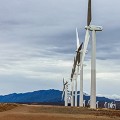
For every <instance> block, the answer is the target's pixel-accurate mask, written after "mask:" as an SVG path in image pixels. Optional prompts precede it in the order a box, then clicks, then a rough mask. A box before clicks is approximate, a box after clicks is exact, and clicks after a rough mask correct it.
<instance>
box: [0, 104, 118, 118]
mask: <svg viewBox="0 0 120 120" xmlns="http://www.w3.org/2000/svg"><path fill="white" fill-rule="evenodd" d="M110 113H111V114H110ZM113 113H114V114H113ZM116 113H117V114H116ZM119 113H120V111H118V112H117V111H107V110H105V111H104V110H102V111H99V110H98V111H97V110H90V109H87V108H85V109H84V108H65V107H58V106H39V105H21V106H17V107H16V108H13V109H12V110H8V111H4V112H0V120H120V117H119Z"/></svg>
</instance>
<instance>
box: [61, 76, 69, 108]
mask: <svg viewBox="0 0 120 120" xmlns="http://www.w3.org/2000/svg"><path fill="white" fill-rule="evenodd" d="M63 98H64V101H65V106H68V82H67V81H66V82H65V81H64V78H63V93H62V99H63Z"/></svg>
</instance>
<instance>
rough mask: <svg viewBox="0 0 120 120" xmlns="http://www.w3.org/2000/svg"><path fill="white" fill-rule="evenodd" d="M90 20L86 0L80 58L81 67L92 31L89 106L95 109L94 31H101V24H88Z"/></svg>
mask: <svg viewBox="0 0 120 120" xmlns="http://www.w3.org/2000/svg"><path fill="white" fill-rule="evenodd" d="M91 20H92V12H91V0H88V17H87V26H86V27H85V29H86V35H85V43H84V49H83V56H82V60H81V66H80V68H81V69H82V66H83V62H84V58H85V52H86V50H87V46H88V42H89V38H90V34H89V31H92V53H91V97H90V108H93V109H96V31H102V29H103V28H102V27H101V26H95V25H90V23H91Z"/></svg>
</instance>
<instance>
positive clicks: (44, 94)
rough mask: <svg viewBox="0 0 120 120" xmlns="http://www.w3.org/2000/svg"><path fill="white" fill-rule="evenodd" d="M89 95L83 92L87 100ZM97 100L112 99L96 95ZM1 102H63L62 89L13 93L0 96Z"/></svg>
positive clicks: (107, 100) (105, 100)
mask: <svg viewBox="0 0 120 120" xmlns="http://www.w3.org/2000/svg"><path fill="white" fill-rule="evenodd" d="M89 99H90V96H89V95H87V94H84V100H86V101H88V100H89ZM97 101H99V102H112V101H114V100H112V99H109V98H106V97H97ZM0 102H1V103H56V104H63V103H64V101H63V100H62V91H59V90H54V89H50V90H38V91H34V92H27V93H19V94H17V93H13V94H9V95H4V96H0Z"/></svg>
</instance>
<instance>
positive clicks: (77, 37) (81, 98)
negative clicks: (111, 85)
mask: <svg viewBox="0 0 120 120" xmlns="http://www.w3.org/2000/svg"><path fill="white" fill-rule="evenodd" d="M76 39H77V49H78V48H79V46H80V40H79V36H78V31H77V28H76ZM82 54H83V49H81V51H80V61H81V60H82V59H81V58H82ZM79 106H80V107H83V66H82V68H81V69H80V96H79Z"/></svg>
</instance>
